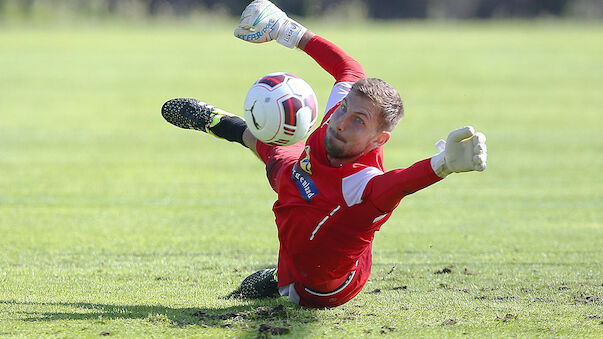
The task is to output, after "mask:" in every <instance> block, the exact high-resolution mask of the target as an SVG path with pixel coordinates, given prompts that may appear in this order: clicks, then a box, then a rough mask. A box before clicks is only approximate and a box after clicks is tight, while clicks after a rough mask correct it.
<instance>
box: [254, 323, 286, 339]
mask: <svg viewBox="0 0 603 339" xmlns="http://www.w3.org/2000/svg"><path fill="white" fill-rule="evenodd" d="M258 332H259V335H260V337H268V335H283V334H288V333H289V332H291V330H289V329H288V328H286V327H275V326H272V325H269V324H261V325H260V328H259V329H258Z"/></svg>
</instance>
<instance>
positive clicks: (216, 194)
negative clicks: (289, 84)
mask: <svg viewBox="0 0 603 339" xmlns="http://www.w3.org/2000/svg"><path fill="white" fill-rule="evenodd" d="M208 27H209V28H208ZM208 27H203V26H202V25H189V24H179V25H168V24H158V25H154V26H150V25H149V26H147V25H123V24H122V25H119V26H109V25H100V26H84V25H82V26H59V27H43V26H33V27H31V26H25V25H23V26H14V25H13V26H3V27H0V335H3V336H26V337H96V336H99V335H112V336H116V337H132V336H136V337H172V336H177V337H183V336H193V337H196V336H201V337H204V336H209V337H231V336H237V337H256V336H258V335H263V333H261V332H260V326H261V325H262V324H268V326H272V327H281V328H287V329H288V330H289V335H290V336H292V337H304V336H305V337H316V336H326V337H356V336H359V335H364V336H375V337H381V336H383V335H387V336H392V337H399V336H406V337H417V336H420V337H428V336H434V337H436V336H437V337H440V336H464V335H468V336H474V337H482V336H488V337H490V336H495V337H509V336H520V337H531V336H537V335H541V336H545V337H551V336H554V337H558V336H560V337H563V336H571V337H574V336H580V337H601V336H603V220H602V219H603V204H602V198H601V192H602V191H603V184H602V181H601V179H600V173H599V171H600V170H601V168H602V167H603V161H602V159H603V157H602V153H603V137H602V132H603V131H602V126H603V109H602V107H603V95H602V93H603V67H601V66H602V65H601V55H603V26H602V25H598V24H580V23H566V22H556V23H555V22H534V23H527V22H501V23H496V24H488V23H465V24H454V23H450V24H428V23H407V24H362V25H355V26H351V25H347V26H346V25H344V26H343V27H336V26H334V25H332V26H331V25H325V24H321V23H317V24H314V25H310V28H312V29H313V30H314V31H316V32H318V33H320V34H322V35H324V36H326V37H328V38H329V39H331V40H332V41H334V42H336V43H337V44H339V45H340V46H341V47H343V48H344V49H345V50H346V51H348V52H349V53H350V54H351V55H353V56H355V57H356V58H357V59H358V60H359V61H360V62H361V63H362V64H363V65H364V67H365V69H366V70H367V72H368V73H369V75H371V76H376V77H381V78H384V79H385V80H388V81H389V82H391V83H392V84H393V85H394V86H395V87H396V88H398V89H399V90H400V92H401V94H402V97H403V99H404V100H405V104H406V117H405V118H404V119H403V121H402V123H401V124H400V125H399V127H398V129H397V130H396V132H395V133H394V136H393V138H392V140H391V141H390V143H388V145H387V146H386V147H385V157H386V166H387V167H388V168H390V169H391V168H397V167H406V166H409V165H410V164H412V163H413V162H414V161H417V160H421V159H423V158H426V157H429V156H431V155H432V154H434V153H435V152H436V150H435V148H434V146H433V145H434V143H435V141H437V140H438V139H439V138H442V137H445V136H446V135H447V133H448V132H449V131H450V130H452V129H454V128H457V127H460V126H463V125H466V124H472V125H474V126H476V127H477V128H478V129H479V130H482V131H483V132H485V134H486V135H487V136H488V147H489V167H488V169H487V171H486V172H484V173H480V174H478V173H472V174H458V175H452V176H450V177H449V178H448V179H446V180H445V181H443V182H441V183H438V184H437V185H435V186H433V187H431V188H429V189H427V190H424V191H421V192H418V193H416V194H415V195H413V196H410V197H408V198H406V199H405V200H404V201H403V204H402V205H401V206H400V207H399V208H398V209H397V211H396V212H395V213H394V215H393V217H392V218H391V219H390V221H389V222H388V223H387V224H386V225H385V226H384V227H383V229H382V230H381V231H380V232H378V233H377V235H376V239H375V244H374V265H373V273H372V276H371V279H370V280H369V283H368V284H367V285H366V286H365V288H364V291H363V292H362V293H361V294H360V295H358V297H357V298H355V299H353V300H352V301H350V302H349V303H348V304H346V305H344V306H343V307H339V308H336V309H331V310H308V309H303V308H299V307H297V306H295V305H293V304H291V303H290V302H288V300H286V299H284V298H281V299H276V300H266V301H241V300H237V299H228V298H226V296H227V295H228V294H229V293H230V292H231V291H233V290H234V289H235V288H236V287H237V286H238V284H239V283H240V281H241V280H242V279H243V278H244V277H246V276H247V275H248V274H250V273H252V272H254V271H255V270H258V269H261V268H265V267H270V266H273V265H274V264H275V263H276V253H277V249H278V242H277V237H276V228H275V226H274V224H273V215H272V212H271V206H272V203H273V201H274V199H275V194H274V193H273V192H272V191H271V190H270V188H269V186H268V185H267V183H266V180H265V178H264V169H263V167H262V166H261V163H260V162H259V161H258V160H257V159H255V158H254V157H253V156H252V155H251V154H250V153H249V152H247V151H246V150H244V149H243V148H241V147H237V146H235V145H229V144H226V143H225V142H223V141H220V140H217V139H213V138H210V137H207V136H206V135H202V134H200V133H195V132H192V131H185V130H179V129H177V128H175V127H173V126H171V125H168V124H167V123H166V122H164V121H163V119H162V118H161V115H160V107H161V105H162V103H163V102H164V101H165V100H167V99H170V98H173V97H182V96H190V97H197V98H201V99H204V100H206V101H208V102H211V103H213V104H216V105H217V106H220V107H222V108H225V109H227V110H230V111H233V112H240V111H241V107H242V102H243V99H244V96H245V93H246V90H247V88H248V87H249V85H250V84H251V83H252V82H253V81H254V80H255V79H256V78H258V77H260V76H261V75H263V74H266V73H269V72H272V71H289V72H292V73H295V74H298V75H300V76H302V77H303V78H305V79H306V80H307V81H308V82H309V83H310V84H311V85H312V86H313V87H314V89H315V90H316V92H317V94H318V96H319V105H320V106H321V107H323V108H324V104H325V102H326V96H327V95H328V91H329V89H330V86H331V85H332V80H331V79H330V77H329V76H328V75H327V74H326V73H324V72H322V71H321V70H320V68H319V67H318V66H317V65H315V64H314V62H313V61H312V60H310V59H309V58H308V57H307V56H305V54H303V53H302V52H299V51H289V50H287V49H285V48H282V47H280V46H277V45H276V44H271V45H263V46H256V45H248V44H245V43H243V42H240V41H238V40H236V39H235V38H233V37H232V32H231V25H230V24H229V23H216V22H212V23H211V24H210V25H208Z"/></svg>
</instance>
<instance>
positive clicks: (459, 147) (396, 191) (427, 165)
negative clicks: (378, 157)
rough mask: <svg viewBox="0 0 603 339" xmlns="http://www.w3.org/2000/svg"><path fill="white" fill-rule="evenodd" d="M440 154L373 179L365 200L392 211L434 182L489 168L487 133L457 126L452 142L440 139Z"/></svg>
mask: <svg viewBox="0 0 603 339" xmlns="http://www.w3.org/2000/svg"><path fill="white" fill-rule="evenodd" d="M438 145H440V146H442V150H441V152H440V153H439V154H436V155H434V156H433V157H431V158H429V159H425V160H422V161H419V162H417V163H415V164H414V165H412V166H410V167H409V168H405V169H396V170H393V171H389V172H386V173H384V174H382V175H378V176H375V177H374V178H372V179H371V180H370V181H369V182H368V184H367V186H366V188H365V190H364V194H363V197H362V199H363V200H364V201H369V202H371V203H372V204H373V205H374V206H375V207H376V208H377V209H379V210H380V211H382V212H391V211H393V210H394V208H396V206H398V203H400V200H402V198H404V197H405V196H407V195H409V194H412V193H414V192H416V191H418V190H420V189H423V188H425V187H427V186H429V185H432V184H434V183H436V182H438V181H440V180H442V179H443V178H445V177H446V176H448V175H449V174H451V173H461V172H469V171H480V172H481V171H483V170H485V169H486V160H487V158H488V155H487V147H486V137H485V136H484V134H482V133H479V132H477V133H476V132H475V129H474V128H473V127H471V126H466V127H462V128H459V129H456V130H454V131H452V132H450V134H449V135H448V141H447V142H444V141H443V140H440V142H438Z"/></svg>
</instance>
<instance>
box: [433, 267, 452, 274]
mask: <svg viewBox="0 0 603 339" xmlns="http://www.w3.org/2000/svg"><path fill="white" fill-rule="evenodd" d="M452 272H454V270H453V267H452V266H446V267H444V268H442V269H441V270H439V271H435V272H434V274H450V273H452Z"/></svg>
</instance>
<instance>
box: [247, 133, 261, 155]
mask: <svg viewBox="0 0 603 339" xmlns="http://www.w3.org/2000/svg"><path fill="white" fill-rule="evenodd" d="M257 142H258V139H257V138H256V137H254V136H253V134H251V132H250V131H249V128H246V129H245V132H243V143H244V144H245V146H247V148H249V149H250V150H251V151H252V152H253V154H255V155H256V156H257V157H258V158H259V157H260V156H259V155H258V151H257V149H256V147H255V145H256V143H257Z"/></svg>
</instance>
